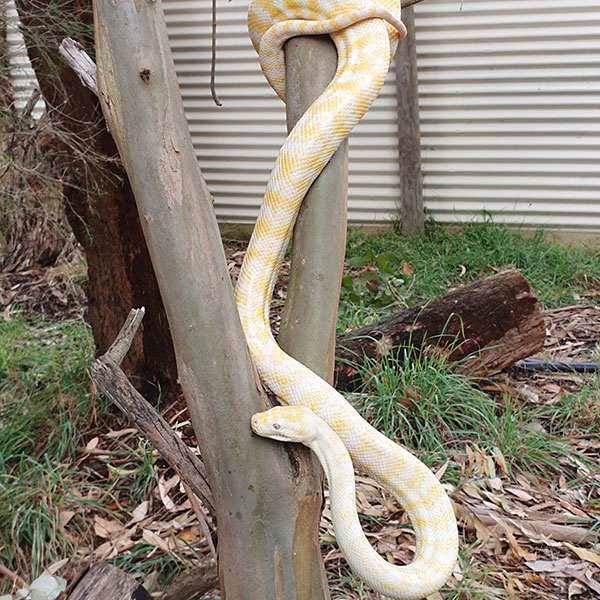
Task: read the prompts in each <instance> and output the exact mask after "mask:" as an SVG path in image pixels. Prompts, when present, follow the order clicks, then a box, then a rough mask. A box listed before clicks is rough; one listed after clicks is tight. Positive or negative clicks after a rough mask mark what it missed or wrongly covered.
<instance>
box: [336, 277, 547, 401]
mask: <svg viewBox="0 0 600 600" xmlns="http://www.w3.org/2000/svg"><path fill="white" fill-rule="evenodd" d="M545 336H546V330H545V327H544V319H543V316H542V310H541V307H540V303H539V302H538V300H537V297H536V295H535V292H534V291H533V289H532V288H531V285H530V284H529V282H528V281H527V279H525V277H523V275H521V274H520V273H517V272H516V271H503V272H501V273H498V274H496V275H492V276H491V277H486V278H484V279H479V280H478V281H475V282H473V283H469V284H467V285H464V286H462V287H460V288H456V289H454V290H452V291H450V292H448V293H447V294H445V295H443V296H438V297H437V298H433V299H432V300H430V301H429V302H426V303H425V304H421V305H419V306H415V307H414V308H409V309H407V310H403V311H401V312H399V313H396V314H394V315H392V316H391V317H388V318H386V319H383V320H381V321H379V322H378V323H375V324H374V325H368V326H366V327H362V328H360V329H356V330H354V331H351V332H349V333H347V334H344V335H342V336H339V337H338V338H337V342H336V359H337V362H336V373H335V374H336V377H335V380H336V387H337V388H338V389H340V390H345V391H350V390H353V389H356V388H357V387H358V386H359V385H360V378H359V372H358V371H359V368H360V367H361V366H362V364H363V362H364V359H365V358H368V359H371V360H375V361H379V360H381V358H382V357H383V356H385V355H386V354H388V353H389V352H390V351H391V350H392V349H393V348H398V347H401V346H410V347H413V348H431V349H432V348H437V349H438V350H441V351H442V352H445V353H446V354H447V355H448V357H449V359H450V361H452V362H453V363H455V364H456V370H457V371H459V372H461V373H464V374H468V375H471V376H474V377H483V376H486V375H490V374H491V373H494V372H497V371H500V370H501V369H503V368H505V367H507V366H509V365H511V364H513V363H514V362H516V361H517V360H520V359H522V358H526V357H528V356H531V355H532V354H535V353H536V352H539V351H540V350H541V349H542V347H543V345H544V339H545Z"/></svg>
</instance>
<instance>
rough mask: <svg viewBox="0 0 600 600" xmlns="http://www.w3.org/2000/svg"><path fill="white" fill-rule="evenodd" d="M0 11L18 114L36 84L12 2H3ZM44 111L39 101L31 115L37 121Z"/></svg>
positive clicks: (17, 15)
mask: <svg viewBox="0 0 600 600" xmlns="http://www.w3.org/2000/svg"><path fill="white" fill-rule="evenodd" d="M0 11H3V12H4V15H0V18H2V17H4V18H5V19H6V42H7V47H8V51H9V57H8V66H9V70H10V77H11V82H12V85H13V97H14V105H15V109H16V111H17V113H20V112H22V111H23V109H24V108H25V106H26V105H27V102H28V101H29V99H30V98H31V95H32V93H33V91H34V90H35V89H36V88H37V87H38V84H37V79H36V77H35V73H34V71H33V68H32V67H31V63H30V62H29V56H28V55H27V49H26V47H25V40H24V39H23V34H22V33H21V31H20V30H19V14H18V12H17V8H16V6H15V3H14V0H5V3H4V6H2V7H1V8H0ZM44 110H45V104H44V101H43V100H42V99H40V100H38V102H37V103H36V105H35V107H34V109H33V111H32V113H31V114H32V116H33V118H34V119H39V118H40V117H41V116H42V115H43V114H44Z"/></svg>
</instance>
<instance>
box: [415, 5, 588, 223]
mask: <svg viewBox="0 0 600 600" xmlns="http://www.w3.org/2000/svg"><path fill="white" fill-rule="evenodd" d="M415 14H416V25H417V52H418V66H419V93H420V114H421V133H422V149H423V170H424V184H425V202H426V206H427V207H428V209H429V210H430V211H431V213H432V214H433V215H434V217H435V218H436V219H437V220H440V221H464V220H468V219H470V218H472V215H473V214H474V213H477V212H478V211H481V210H482V209H485V210H486V211H489V212H490V213H491V214H492V215H493V216H494V220H496V221H508V222H512V223H523V224H528V225H530V224H536V225H545V226H556V227H564V228H567V229H579V230H582V231H584V230H588V231H590V230H596V231H597V230H598V229H599V228H600V2H598V0H569V1H568V2H565V1H564V0H526V1H525V0H464V1H460V0H427V2H423V3H422V4H419V5H417V7H416V10H415Z"/></svg>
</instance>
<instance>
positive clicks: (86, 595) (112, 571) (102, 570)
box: [69, 563, 152, 600]
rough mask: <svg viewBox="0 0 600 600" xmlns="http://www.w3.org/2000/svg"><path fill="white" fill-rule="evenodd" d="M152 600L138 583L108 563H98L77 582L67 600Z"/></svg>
mask: <svg viewBox="0 0 600 600" xmlns="http://www.w3.org/2000/svg"><path fill="white" fill-rule="evenodd" d="M108 599H110V600H152V596H150V594H149V593H148V591H147V590H146V588H144V587H143V586H142V585H141V584H140V582H139V581H136V580H135V579H134V578H133V577H131V575H127V574H126V573H124V572H123V571H121V570H120V569H117V567H113V566H112V565H109V564H108V563H98V564H97V565H94V566H93V567H91V569H90V570H89V571H88V572H87V573H86V574H85V575H84V576H83V578H82V579H81V580H80V581H79V583H78V584H77V586H76V587H75V589H74V590H73V592H72V593H71V594H70V595H69V600H108Z"/></svg>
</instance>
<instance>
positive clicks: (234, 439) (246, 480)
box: [95, 0, 319, 600]
mask: <svg viewBox="0 0 600 600" xmlns="http://www.w3.org/2000/svg"><path fill="white" fill-rule="evenodd" d="M95 22H96V48H97V64H98V87H99V90H100V97H101V101H102V107H103V110H104V113H105V115H106V117H107V121H108V123H109V126H110V129H111V131H112V133H113V136H114V138H115V140H116V141H117V145H118V147H119V151H120V153H121V156H122V159H123V162H124V164H125V165H126V168H127V172H128V174H129V178H130V181H131V183H132V187H133V189H134V190H135V194H136V201H137V204H138V210H139V213H140V215H141V217H142V219H141V221H142V226H143V228H144V234H145V236H146V242H147V245H148V248H149V250H150V255H151V257H152V262H153V264H154V268H155V272H156V273H157V279H158V282H159V285H160V289H161V293H162V297H163V301H164V304H165V308H166V312H167V315H168V318H169V324H170V327H171V331H172V334H173V340H174V345H175V352H176V355H177V364H178V367H179V369H178V370H179V375H180V379H181V385H182V387H183V390H184V393H185V396H186V399H187V402H188V406H189V409H190V415H191V418H192V422H193V425H194V429H195V432H196V436H197V439H198V442H199V445H200V449H201V454H202V458H203V460H204V463H205V465H206V468H207V475H208V479H209V482H210V486H211V490H212V493H213V498H214V501H215V507H216V513H217V527H218V534H219V546H218V552H219V575H220V582H221V592H222V596H223V597H227V598H232V599H236V600H244V599H248V600H255V599H256V598H270V599H271V598H272V599H274V600H280V599H281V600H288V599H294V598H307V599H310V598H313V591H312V577H311V575H310V573H309V572H308V569H310V568H312V569H315V568H317V569H318V568H319V567H318V565H317V566H315V565H313V564H312V563H311V561H312V560H313V556H314V555H313V548H312V545H311V544H310V540H308V541H307V539H306V537H307V536H306V535H305V530H306V527H305V523H306V520H307V519H309V520H312V519H313V518H314V517H313V513H314V511H315V510H318V509H319V506H315V505H314V494H312V493H311V491H310V490H308V491H307V490H306V487H305V477H306V474H307V472H308V473H309V472H310V469H309V465H310V463H309V461H308V460H307V458H308V452H304V451H302V452H300V451H297V450H296V449H294V448H289V447H283V446H282V445H281V444H277V443H274V442H271V441H270V440H264V439H262V438H258V437H256V436H252V435H251V430H250V426H249V423H250V417H251V415H252V414H253V413H254V412H256V411H259V410H264V408H265V406H266V404H267V402H266V399H265V398H264V397H262V396H261V395H260V393H259V391H258V389H257V384H256V380H255V373H254V371H253V368H252V365H251V361H250V358H249V355H248V351H247V346H246V342H245V339H244V337H243V334H242V331H241V327H240V324H239V319H238V316H237V311H236V308H235V304H234V301H233V294H232V288H231V283H230V280H229V275H228V272H227V268H226V263H225V256H224V253H223V248H222V245H221V239H220V236H219V231H218V228H217V224H216V220H215V216H214V211H213V207H212V201H211V197H210V194H209V193H208V190H207V189H206V185H205V183H204V180H203V178H202V175H201V173H200V169H199V167H198V163H197V161H196V157H195V155H194V151H193V147H192V144H191V140H190V136H189V131H188V128H187V123H186V120H185V116H184V113H183V107H182V104H181V97H180V95H179V93H178V86H177V80H176V76H175V69H174V66H173V62H172V58H171V53H170V50H169V45H168V39H167V34H166V27H165V25H164V17H163V13H162V6H161V3H160V2H140V3H134V2H120V3H114V2H112V0H98V1H97V2H95ZM313 562H314V561H313ZM315 597H319V596H315Z"/></svg>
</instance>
